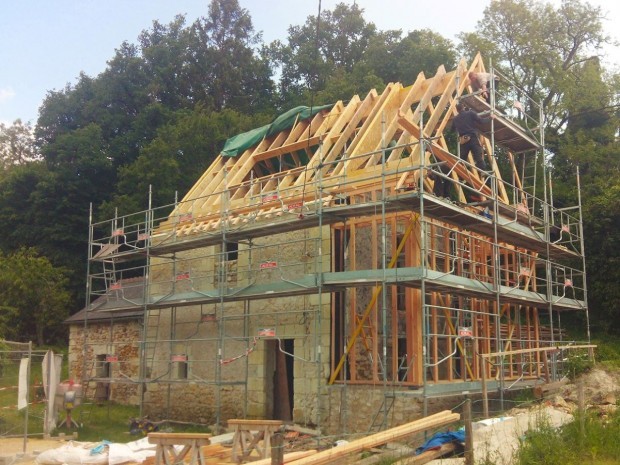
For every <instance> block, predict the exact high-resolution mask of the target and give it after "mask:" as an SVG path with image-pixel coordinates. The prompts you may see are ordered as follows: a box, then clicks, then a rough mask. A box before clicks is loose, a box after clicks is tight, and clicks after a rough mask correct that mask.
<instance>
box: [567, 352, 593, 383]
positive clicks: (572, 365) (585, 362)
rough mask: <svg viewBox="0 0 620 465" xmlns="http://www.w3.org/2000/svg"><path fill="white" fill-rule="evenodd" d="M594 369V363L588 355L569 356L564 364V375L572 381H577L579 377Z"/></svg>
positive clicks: (576, 354) (575, 354)
mask: <svg viewBox="0 0 620 465" xmlns="http://www.w3.org/2000/svg"><path fill="white" fill-rule="evenodd" d="M593 367H594V362H593V361H592V360H590V358H589V356H588V354H585V353H583V354H579V353H574V354H569V355H568V357H567V358H566V360H565V361H564V362H563V373H564V375H565V376H567V377H568V379H570V380H575V379H577V378H578V377H579V376H581V375H583V374H585V373H587V372H589V371H590V370H591V369H592V368H593Z"/></svg>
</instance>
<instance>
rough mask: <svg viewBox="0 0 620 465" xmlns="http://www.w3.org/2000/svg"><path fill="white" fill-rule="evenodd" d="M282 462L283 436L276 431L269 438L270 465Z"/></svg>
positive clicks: (280, 464) (277, 464) (278, 464)
mask: <svg viewBox="0 0 620 465" xmlns="http://www.w3.org/2000/svg"><path fill="white" fill-rule="evenodd" d="M283 463H284V436H283V435H282V433H280V432H278V433H275V434H274V435H273V437H272V438H271V465H282V464H283Z"/></svg>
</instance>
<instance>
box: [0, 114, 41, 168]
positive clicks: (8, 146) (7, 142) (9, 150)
mask: <svg viewBox="0 0 620 465" xmlns="http://www.w3.org/2000/svg"><path fill="white" fill-rule="evenodd" d="M38 158H39V153H38V151H37V148H36V147H35V145H34V136H33V134H32V126H31V125H30V123H26V124H24V123H22V121H21V120H20V119H17V120H15V121H14V122H13V124H12V125H10V126H6V125H5V124H4V123H0V168H2V170H3V171H6V170H7V169H8V168H9V167H11V166H14V165H19V164H23V163H27V162H30V161H34V160H37V159H38Z"/></svg>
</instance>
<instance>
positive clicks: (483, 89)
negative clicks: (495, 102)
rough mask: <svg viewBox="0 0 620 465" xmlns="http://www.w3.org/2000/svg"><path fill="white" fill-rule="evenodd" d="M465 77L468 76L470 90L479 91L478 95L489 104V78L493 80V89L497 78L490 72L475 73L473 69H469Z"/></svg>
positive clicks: (497, 80)
mask: <svg viewBox="0 0 620 465" xmlns="http://www.w3.org/2000/svg"><path fill="white" fill-rule="evenodd" d="M467 77H468V78H469V82H470V84H471V88H472V90H473V91H474V92H479V93H480V96H481V97H482V98H484V99H485V100H486V101H487V103H489V104H490V103H491V89H489V84H490V83H491V80H493V81H494V85H495V89H497V84H498V82H499V78H498V77H497V76H493V75H492V74H491V73H483V72H478V73H476V72H474V71H470V72H469V74H468V75H467Z"/></svg>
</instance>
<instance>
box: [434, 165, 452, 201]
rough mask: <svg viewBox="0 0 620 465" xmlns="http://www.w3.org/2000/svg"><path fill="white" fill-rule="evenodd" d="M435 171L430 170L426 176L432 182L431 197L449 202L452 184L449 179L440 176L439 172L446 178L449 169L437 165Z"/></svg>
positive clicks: (445, 166)
mask: <svg viewBox="0 0 620 465" xmlns="http://www.w3.org/2000/svg"><path fill="white" fill-rule="evenodd" d="M435 170H436V171H432V170H431V171H430V172H429V175H428V177H429V178H430V179H432V180H433V195H434V196H435V197H439V198H442V199H448V200H449V199H450V190H451V189H450V188H451V186H452V182H451V181H450V179H449V178H444V177H443V176H441V175H440V174H439V172H441V173H443V174H444V175H446V176H447V175H449V174H450V168H449V167H448V166H447V165H446V164H445V163H439V164H438V165H437V166H436V168H435Z"/></svg>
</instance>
